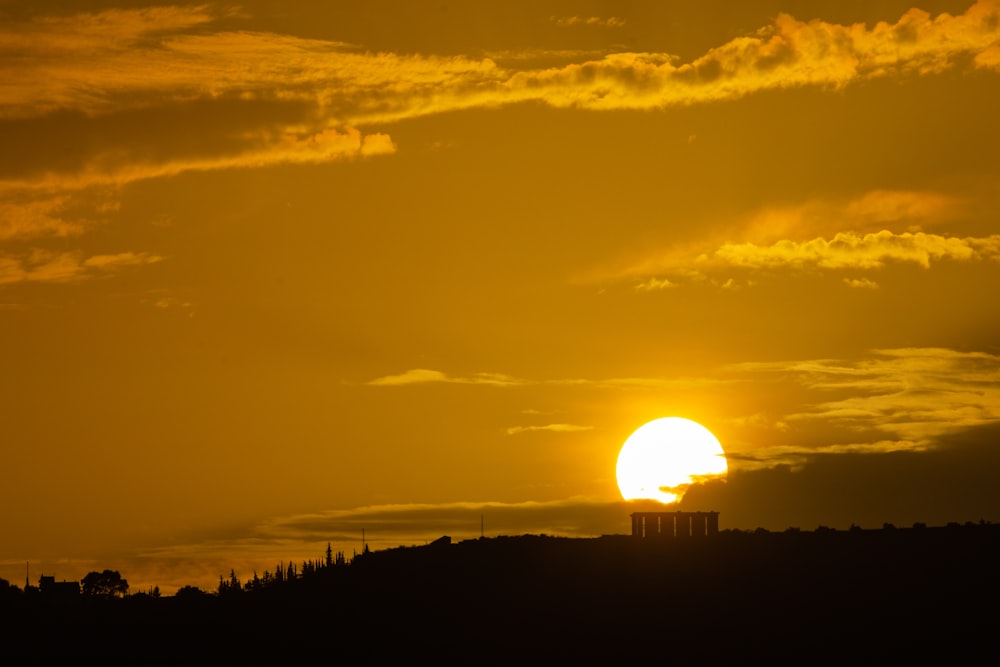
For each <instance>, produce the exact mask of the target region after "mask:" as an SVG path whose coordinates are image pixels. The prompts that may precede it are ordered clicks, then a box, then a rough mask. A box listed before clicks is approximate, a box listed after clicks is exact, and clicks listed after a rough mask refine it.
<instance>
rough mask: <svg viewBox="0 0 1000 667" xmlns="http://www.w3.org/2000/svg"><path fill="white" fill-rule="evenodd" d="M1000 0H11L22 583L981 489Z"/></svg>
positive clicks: (880, 516) (999, 430)
mask: <svg viewBox="0 0 1000 667" xmlns="http://www.w3.org/2000/svg"><path fill="white" fill-rule="evenodd" d="M998 117H1000V1H998V0H978V1H977V2H970V1H969V0H961V1H959V0H955V1H950V0H928V1H925V2H920V3H914V2H913V1H906V2H903V1H896V0H876V1H871V2H869V1H864V2H861V1H845V2H828V1H820V0H816V1H809V0H802V1H797V2H792V1H780V0H752V1H748V2H739V3H733V2H722V1H720V0H712V1H701V0H699V1H697V2H696V1H693V0H692V1H679V0H649V1H645V0H633V1H631V2H600V1H591V2H569V1H551V0H549V1H546V0H539V1H534V0H532V1H531V2H527V1H523V2H522V1H513V2H508V1H504V2H454V1H452V2H441V1H435V2H427V1H423V0H406V1H400V2H390V1H369V0H365V1H358V2H353V1H348V0H345V1H338V2H335V3H331V2H321V1H319V0H316V1H314V2H306V1H302V2H294V3H289V2H285V1H282V2H277V1H269V0H247V1H244V2H240V3H215V2H208V3H203V4H152V3H149V2H131V1H127V0H120V1H118V2H115V1H112V0H107V1H103V0H95V1H90V0H86V1H83V0H80V1H77V0H74V1H72V2H70V1H68V0H67V1H61V0H54V1H52V2H46V3H37V2H30V1H22V0H0V146H2V147H3V150H2V151H0V457H2V470H3V473H4V482H3V484H2V485H0V535H2V537H0V577H4V578H6V579H8V580H10V581H11V582H13V583H16V584H18V585H23V583H24V581H25V574H26V573H25V569H26V564H27V563H30V568H31V570H30V573H31V574H30V576H31V579H32V583H37V576H38V575H40V574H50V575H53V576H56V577H57V579H79V578H81V577H82V576H83V575H84V574H86V573H87V572H88V571H90V570H94V569H104V568H107V567H113V568H116V569H119V570H121V572H122V574H123V576H125V577H126V578H127V579H128V580H129V582H130V583H131V584H132V589H133V590H139V589H145V588H147V587H151V586H153V585H158V586H160V587H161V589H163V590H164V591H165V592H170V591H172V590H175V589H176V588H177V587H178V586H182V585H185V584H192V585H198V586H201V587H203V588H207V589H212V588H214V585H215V583H216V582H217V581H218V577H219V575H220V574H225V575H227V577H228V573H229V570H230V568H232V569H235V570H236V573H237V575H238V576H240V577H242V578H249V577H250V576H252V574H253V571H254V570H255V569H256V570H257V571H258V572H262V571H263V570H264V569H266V568H269V569H273V566H274V565H276V564H277V563H278V562H279V561H283V562H288V561H289V560H293V561H296V562H301V561H302V560H303V559H307V558H308V559H312V558H318V557H320V556H321V555H322V552H323V550H325V548H326V544H327V543H328V542H329V543H331V545H332V547H333V548H334V550H336V551H344V552H346V553H347V554H348V556H350V555H351V554H352V553H353V552H355V551H360V549H361V544H362V531H364V539H365V540H367V542H368V543H369V544H370V545H371V546H372V547H373V548H386V547H392V546H398V545H410V544H423V543H425V542H426V541H428V540H432V539H435V538H436V537H439V536H441V535H445V534H447V535H450V536H452V537H453V539H468V538H475V537H479V535H480V534H481V532H482V534H485V535H487V536H489V535H503V534H507V535H512V534H514V535H516V534H523V533H545V534H554V535H569V536H594V535H601V534H613V533H626V532H628V531H629V529H630V522H629V519H628V513H629V512H630V511H632V510H633V509H634V507H633V506H632V505H630V504H627V503H624V502H623V501H622V500H621V496H620V494H619V492H618V487H617V484H616V481H615V462H616V458H617V455H618V451H619V449H620V447H621V445H622V443H623V442H624V441H625V439H626V438H627V437H628V435H629V434H630V433H631V432H632V431H634V430H635V429H636V428H638V427H639V426H641V425H642V424H644V423H646V422H648V421H650V420H652V419H656V418H659V417H666V416H681V417H686V418H689V419H692V420H695V421H697V422H699V423H701V424H703V425H705V426H706V427H707V428H708V429H710V430H711V431H712V433H714V434H715V435H716V436H717V437H718V439H719V441H720V442H721V444H722V446H723V448H724V449H725V451H726V454H727V456H728V460H729V475H728V478H727V479H726V480H725V481H720V480H716V481H712V482H710V483H706V484H703V485H700V486H696V487H693V488H692V489H690V490H689V491H688V493H687V495H685V497H684V498H683V500H682V501H681V504H680V507H682V508H684V509H692V510H698V509H703V510H715V511H719V512H720V527H721V528H723V529H726V528H739V529H754V528H757V527H764V528H767V529H770V530H782V529H784V528H787V527H790V526H796V527H800V528H802V529H803V530H811V529H814V528H815V527H817V526H820V525H826V526H830V527H835V528H847V527H848V526H850V525H851V524H855V525H860V526H862V527H865V528H879V527H881V526H882V525H883V523H886V522H890V523H895V524H897V525H910V524H912V523H913V522H916V521H923V522H926V523H928V524H931V525H937V524H944V523H946V522H949V521H959V522H965V521H979V520H988V521H997V520H1000V485H997V484H996V483H995V480H996V479H997V478H998V474H1000V438H998V435H1000V309H998V308H997V307H996V302H995V294H994V293H995V291H996V288H997V287H1000V217H998V215H1000V214H998V211H1000V160H998V159H997V155H1000V125H998V122H997V118H998Z"/></svg>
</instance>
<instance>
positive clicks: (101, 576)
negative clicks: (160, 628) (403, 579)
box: [0, 543, 369, 602]
mask: <svg viewBox="0 0 1000 667" xmlns="http://www.w3.org/2000/svg"><path fill="white" fill-rule="evenodd" d="M364 553H369V551H368V548H367V546H366V547H365V551H364ZM355 557H356V555H355ZM349 563H350V561H349V560H348V559H347V558H346V556H345V555H344V552H343V551H338V552H336V553H335V552H334V551H333V546H332V545H331V544H330V543H327V545H326V553H325V555H324V556H323V557H322V558H317V559H314V560H304V561H302V563H301V565H296V564H295V562H293V561H289V562H288V563H287V564H286V563H285V562H283V561H282V562H279V563H278V564H277V565H275V567H274V571H273V572H272V571H270V570H264V572H263V573H262V574H258V573H257V572H256V570H255V571H254V573H253V576H252V577H250V578H248V579H246V580H245V581H241V580H240V578H239V577H238V576H237V574H236V571H235V569H230V571H229V577H228V578H226V577H223V576H222V575H220V576H219V585H218V587H217V588H216V590H215V591H214V592H209V591H205V590H202V589H201V588H199V587H198V586H192V585H186V586H182V587H181V588H180V589H178V590H177V592H176V594H175V597H179V598H182V599H188V600H190V599H196V598H201V597H211V596H217V597H220V598H231V597H233V596H238V595H241V594H243V593H254V592H260V591H265V590H274V589H278V588H282V587H285V586H288V585H291V584H295V583H299V582H307V583H308V582H317V581H329V580H332V578H333V577H334V575H335V572H336V571H338V570H343V569H344V568H346V567H347V566H348V565H349ZM81 597H82V598H84V599H94V600H110V599H125V598H134V599H146V598H149V599H158V598H160V597H161V594H160V587H159V586H152V587H150V588H148V589H145V590H141V591H134V592H133V591H130V589H129V583H128V580H127V579H125V578H124V577H123V576H122V575H121V573H120V572H119V571H118V570H110V569H105V570H103V571H92V572H89V573H87V575H86V576H84V577H83V579H81V580H80V581H79V582H77V581H56V580H55V578H54V577H51V576H45V575H42V576H41V577H40V579H39V582H38V586H32V585H27V586H26V587H25V588H24V589H22V588H20V587H19V586H17V585H16V584H12V583H11V582H9V581H8V580H6V579H3V578H0V602H2V601H4V600H13V599H20V598H27V599H34V598H39V599H42V600H45V601H65V600H71V599H76V598H81Z"/></svg>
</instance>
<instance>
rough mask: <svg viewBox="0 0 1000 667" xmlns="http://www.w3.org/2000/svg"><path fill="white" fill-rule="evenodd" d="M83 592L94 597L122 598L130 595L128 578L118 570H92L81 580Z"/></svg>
mask: <svg viewBox="0 0 1000 667" xmlns="http://www.w3.org/2000/svg"><path fill="white" fill-rule="evenodd" d="M80 583H81V584H82V587H83V594H84V595H85V596H87V597H94V598H120V597H125V596H126V595H128V580H126V579H122V575H121V573H120V572H118V570H104V571H103V572H90V573H88V574H87V576H85V577H84V578H83V581H81V582H80Z"/></svg>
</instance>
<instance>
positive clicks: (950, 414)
mask: <svg viewBox="0 0 1000 667" xmlns="http://www.w3.org/2000/svg"><path fill="white" fill-rule="evenodd" d="M730 370H732V371H736V372H738V373H753V374H761V373H766V374H772V375H781V376H786V377H790V378H792V379H794V380H795V381H796V382H798V383H799V384H800V385H801V386H803V387H804V388H805V389H806V390H809V391H810V392H816V393H815V394H814V395H815V396H816V398H817V399H819V400H814V401H812V402H810V403H808V404H807V405H806V406H805V407H804V408H803V409H802V410H800V411H798V412H795V413H792V414H788V415H785V416H783V418H782V421H783V422H784V423H787V424H792V425H795V424H800V425H806V424H810V423H823V424H826V425H827V426H828V427H840V428H844V429H848V430H851V431H856V432H859V433H860V432H871V433H881V434H883V435H884V434H890V435H891V436H894V437H895V438H896V439H895V440H894V442H897V443H904V444H905V446H904V448H910V449H913V448H923V447H929V446H933V445H935V444H937V443H939V442H940V440H941V438H942V437H944V436H948V435H950V434H953V433H956V432H960V431H964V430H968V429H971V428H974V427H978V426H984V425H989V424H994V423H997V422H1000V356H997V355H993V354H988V353H985V352H960V351H956V350H949V349H945V348H900V349H886V350H874V351H873V353H872V356H871V357H869V358H867V359H863V360H860V361H853V362H852V361H845V360H830V359H819V360H813V361H800V362H787V363H750V364H740V365H738V366H734V367H732V368H731V369H730ZM824 393H825V394H837V395H838V396H837V397H836V398H833V399H829V400H822V399H821V398H819V396H820V395H821V394H824ZM880 442H881V440H880Z"/></svg>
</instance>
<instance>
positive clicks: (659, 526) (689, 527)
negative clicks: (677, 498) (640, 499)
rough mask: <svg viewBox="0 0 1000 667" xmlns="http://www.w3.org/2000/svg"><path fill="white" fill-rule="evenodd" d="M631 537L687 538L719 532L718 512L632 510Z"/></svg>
mask: <svg viewBox="0 0 1000 667" xmlns="http://www.w3.org/2000/svg"><path fill="white" fill-rule="evenodd" d="M631 516H632V537H638V538H642V539H657V538H660V539H687V538H699V537H711V536H713V535H718V534H719V513H718V512H633V513H632V515H631Z"/></svg>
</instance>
